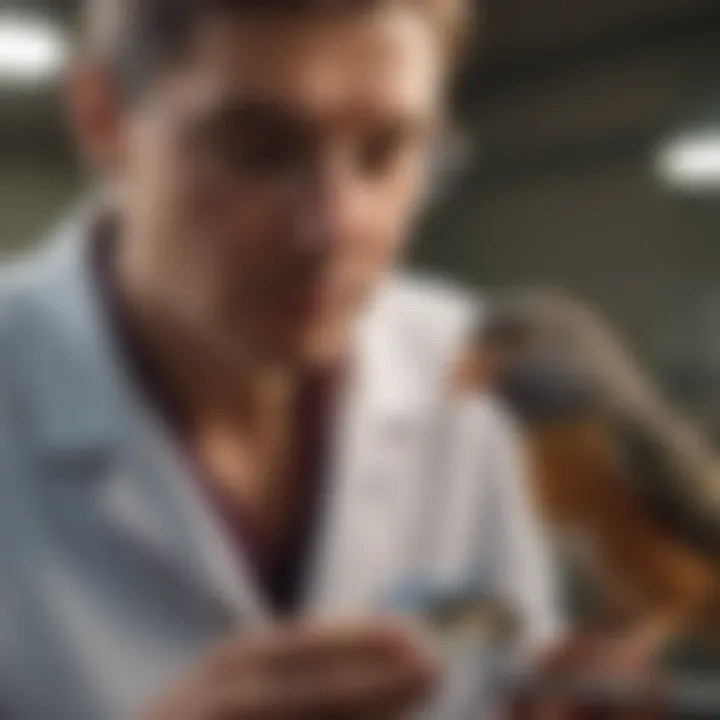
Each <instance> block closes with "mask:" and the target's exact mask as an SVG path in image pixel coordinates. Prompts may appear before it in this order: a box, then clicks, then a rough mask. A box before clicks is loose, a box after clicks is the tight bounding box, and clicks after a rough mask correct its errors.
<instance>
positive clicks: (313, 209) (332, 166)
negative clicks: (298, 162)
mask: <svg viewBox="0 0 720 720" xmlns="http://www.w3.org/2000/svg"><path fill="white" fill-rule="evenodd" d="M362 196H363V189H362V185H361V183H360V182H359V181H358V179H357V178H356V177H354V175H353V173H352V171H351V167H350V166H349V163H347V162H343V160H342V158H330V159H327V160H325V161H324V162H322V163H320V164H318V166H317V167H315V168H314V169H313V171H312V174H311V177H310V178H308V180H307V182H306V184H305V186H304V189H303V192H302V193H301V196H300V197H299V206H298V221H297V224H296V227H295V232H294V236H295V241H296V243H297V245H298V246H299V247H302V248H303V249H304V250H305V251H307V252H328V251H330V250H332V249H333V248H335V247H337V246H339V245H342V244H344V243H345V242H346V241H347V239H348V238H349V237H351V236H352V234H353V232H354V229H355V227H356V226H357V223H358V219H359V217H360V213H361V206H362V202H363V197H362Z"/></svg>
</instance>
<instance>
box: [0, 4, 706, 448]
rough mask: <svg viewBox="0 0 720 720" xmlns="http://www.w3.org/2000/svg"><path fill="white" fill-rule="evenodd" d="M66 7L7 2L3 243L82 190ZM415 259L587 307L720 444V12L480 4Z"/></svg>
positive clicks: (16, 239)
mask: <svg viewBox="0 0 720 720" xmlns="http://www.w3.org/2000/svg"><path fill="white" fill-rule="evenodd" d="M75 5H76V3H75V1H74V0H0V243H1V244H2V245H1V247H2V250H3V251H9V250H12V249H15V248H18V247H21V246H25V245H27V244H29V243H32V242H34V241H36V240H37V238H38V237H39V236H40V234H41V232H42V231H43V230H44V229H45V228H47V226H48V225H49V224H51V223H52V222H53V220H54V219H55V218H56V217H57V216H58V215H59V214H61V213H62V211H63V209H64V208H65V207H66V206H67V205H68V204H69V203H70V202H71V201H72V199H73V197H74V196H76V195H77V193H78V190H79V189H80V188H81V185H82V181H81V174H80V172H79V169H78V166H77V163H76V161H75V159H74V157H73V153H72V150H71V148H70V145H69V142H68V139H67V136H66V132H65V128H64V122H63V113H62V107H61V103H60V102H59V98H58V92H57V84H58V83H57V82H56V78H57V76H58V71H59V67H60V66H61V64H62V62H63V59H64V58H65V57H66V56H67V52H68V43H69V39H70V37H71V34H72V27H73V15H74V11H75ZM484 24H485V25H486V28H485V30H484V32H483V36H484V41H483V42H482V43H481V44H480V45H479V47H478V49H477V51H476V52H475V54H474V56H473V57H472V58H471V62H470V65H469V68H468V70H467V72H466V73H465V75H464V77H463V78H462V79H461V82H460V83H459V86H458V92H457V106H458V118H459V123H460V126H459V129H458V132H457V137H451V138H450V139H449V141H448V150H447V157H445V158H444V160H443V168H444V170H445V171H447V172H448V175H447V176H445V175H442V181H441V182H440V183H439V192H438V196H437V197H436V198H435V202H434V204H433V206H432V208H431V209H430V211H429V213H428V216H427V218H426V219H425V222H424V223H423V226H422V228H421V231H420V233H419V235H420V237H419V238H418V240H417V243H416V246H415V247H416V250H415V262H416V263H418V264H419V265H422V266H424V267H430V268H433V269H438V268H439V269H441V270H442V272H444V273H446V274H449V275H451V276H454V277H458V278H461V279H462V280H464V281H469V282H471V283H473V284H475V285H479V286H484V287H488V286H489V287H495V286H498V285H507V284H513V285H515V284H524V283H531V284H534V285H543V286H545V285H551V286H559V287H562V288H565V289H568V290H570V291H572V292H573V293H576V294H578V295H579V296H581V297H584V298H586V299H589V300H591V301H593V302H594V303H595V304H596V305H597V306H598V307H599V308H600V309H602V310H603V311H604V312H605V313H606V314H607V316H608V317H609V318H610V319H611V320H612V321H613V322H614V323H615V324H616V325H617V326H618V328H619V329H620V330H621V332H623V333H624V334H625V336H626V337H627V338H628V339H629V341H630V344H631V346H632V347H633V348H634V349H635V350H636V351H637V352H638V353H639V354H640V356H641V358H642V359H643V360H644V361H645V363H646V365H647V366H648V367H649V368H650V369H651V370H652V371H653V372H654V373H655V375H656V376H657V377H659V378H660V379H661V380H662V382H663V384H664V385H665V387H666V389H667V390H668V391H669V392H671V393H672V394H673V396H674V397H675V399H676V400H678V401H682V403H683V405H684V406H685V407H686V408H687V409H688V410H689V411H690V412H691V413H692V414H693V415H694V416H696V417H698V418H700V419H701V420H702V421H703V423H704V424H705V426H706V428H707V429H708V431H709V432H711V433H712V434H713V435H714V436H715V437H718V438H720V332H718V328H719V327H720V285H718V283H717V282H716V280H717V278H718V276H720V243H718V242H717V240H716V238H717V236H718V235H720V49H719V48H720V42H719V41H720V3H718V2H717V0H489V2H488V3H487V11H486V13H485V21H484Z"/></svg>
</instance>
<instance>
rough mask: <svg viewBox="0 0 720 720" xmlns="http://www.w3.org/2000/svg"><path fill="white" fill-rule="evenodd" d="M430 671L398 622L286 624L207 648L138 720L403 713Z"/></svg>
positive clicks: (421, 692)
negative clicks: (321, 624)
mask: <svg viewBox="0 0 720 720" xmlns="http://www.w3.org/2000/svg"><path fill="white" fill-rule="evenodd" d="M435 675H436V670H435V665H434V663H433V661H432V659H431V658H430V657H429V655H428V652H427V650H426V649H425V647H424V646H423V645H422V644H421V643H420V642H419V639H418V638H417V637H415V635H414V634H413V633H412V632H411V631H410V630H409V629H408V628H405V627H401V626H398V625H394V624H387V623H386V624H382V623H378V622H377V621H375V622H370V621H368V622H365V623H356V624H353V625H340V624H336V625H332V624H329V625H323V626H319V625H318V626H311V625H293V626H288V627H281V628H277V629H269V630H266V631H261V632H258V633H257V635H248V636H242V637H239V638H236V639H230V640H228V641H226V642H224V643H223V644H221V645H220V646H218V647H215V648H213V649H212V650H211V651H210V653H209V654H208V656H207V657H206V658H204V659H203V660H202V661H201V662H200V663H199V664H198V666H197V667H195V668H194V669H193V670H192V671H191V672H190V673H189V674H188V676H187V677H185V678H182V679H181V680H180V681H179V682H178V683H177V684H176V685H175V686H174V687H173V688H171V689H170V690H169V691H168V692H167V693H166V694H165V695H164V696H163V697H161V698H160V699H159V702H158V703H157V704H156V705H155V707H154V708H153V709H152V710H151V711H150V712H149V713H147V714H145V715H144V716H143V718H142V720H254V719H255V718H262V719H263V720H267V719H271V718H278V719H279V720H281V719H285V718H287V719H291V720H294V719H295V718H338V717H340V718H352V719H353V720H362V719H364V718H388V719H395V718H400V717H404V716H405V714H406V713H407V712H408V711H410V710H411V709H412V708H413V707H415V706H416V705H417V704H418V703H419V702H420V701H422V700H423V699H424V698H425V697H426V696H427V695H428V694H429V692H430V690H431V688H432V686H433V683H434V680H435Z"/></svg>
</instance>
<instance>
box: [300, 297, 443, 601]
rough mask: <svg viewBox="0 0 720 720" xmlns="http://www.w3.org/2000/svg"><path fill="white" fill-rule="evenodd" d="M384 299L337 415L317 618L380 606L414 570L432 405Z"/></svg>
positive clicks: (371, 318) (370, 319) (370, 320)
mask: <svg viewBox="0 0 720 720" xmlns="http://www.w3.org/2000/svg"><path fill="white" fill-rule="evenodd" d="M383 300H384V295H383V294H382V293H381V294H380V295H379V298H378V301H377V302H376V303H375V304H374V305H373V306H372V308H371V309H370V310H369V312H368V315H367V317H366V318H365V320H364V322H363V323H362V325H361V327H360V332H359V333H358V338H357V342H356V346H355V347H356V351H355V360H356V363H355V365H354V367H353V372H352V373H351V376H350V381H349V383H348V387H347V391H346V393H345V397H344V398H343V402H342V404H341V406H340V408H339V418H338V435H337V438H336V442H335V451H334V457H331V466H330V474H329V498H328V507H327V513H326V522H325V524H324V527H323V528H321V531H320V536H319V537H320V543H319V553H318V556H317V560H318V562H317V565H316V572H315V574H314V577H313V580H314V583H313V585H312V586H311V593H310V597H309V603H310V607H311V609H314V610H315V611H318V612H329V613H345V612H358V611H360V612H362V611H368V610H373V609H377V608H378V605H382V603H383V602H384V598H385V597H386V596H389V595H390V594H391V593H392V592H393V591H394V589H395V587H396V586H397V585H398V583H399V582H402V577H403V574H404V573H406V572H408V573H409V572H411V569H410V566H409V564H408V560H409V559H410V558H411V557H412V547H411V542H412V533H413V518H414V517H417V510H418V505H419V503H420V502H421V501H422V495H423V482H424V474H423V467H422V465H423V453H422V449H423V447H424V445H425V443H426V439H427V435H426V431H427V429H428V427H427V422H426V420H424V418H427V417H428V415H430V413H428V412H427V411H425V412H423V407H424V406H425V407H427V404H428V403H431V402H433V401H434V400H435V398H433V397H432V396H431V394H429V393H428V387H427V386H425V387H424V386H423V383H422V378H421V377H420V375H419V371H418V364H417V362H413V359H412V358H408V357H407V354H406V352H405V350H404V348H403V343H402V342H401V341H400V339H399V338H398V337H397V336H396V330H397V329H396V328H394V327H393V323H392V322H390V320H391V318H390V317H389V308H388V307H386V304H385V303H384V302H383Z"/></svg>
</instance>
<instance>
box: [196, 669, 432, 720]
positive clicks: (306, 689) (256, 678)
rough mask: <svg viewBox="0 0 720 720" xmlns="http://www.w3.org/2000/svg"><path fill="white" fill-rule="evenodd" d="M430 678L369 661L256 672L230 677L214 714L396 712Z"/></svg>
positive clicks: (414, 701) (417, 696)
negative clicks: (289, 673) (296, 673)
mask: <svg viewBox="0 0 720 720" xmlns="http://www.w3.org/2000/svg"><path fill="white" fill-rule="evenodd" d="M430 688H431V685H430V684H429V683H428V680H427V678H425V677H422V676H419V675H418V674H417V673H415V672H407V671H399V670H398V671H395V672H394V673H392V674H389V673H388V672H386V671H385V672H383V671H382V670H381V669H380V668H377V667H371V666H368V667H367V668H365V670H364V671H361V670H359V669H357V668H356V669H354V670H353V671H352V672H351V671H349V670H347V671H344V672H341V671H336V672H335V673H333V674H329V675H325V676H323V677H315V678H309V677H307V676H306V677H302V678H300V679H298V678H286V679H284V680H283V679H280V678H278V677H277V676H273V675H265V676H263V675H262V674H255V675H253V676H250V677H243V678H239V679H237V680H235V681H233V682H229V681H226V682H225V683H224V684H223V686H222V687H220V688H217V689H216V691H215V693H214V694H213V696H212V698H211V705H210V707H209V712H210V713H211V714H210V715H209V716H210V717H213V718H216V717H218V718H224V717H243V718H246V717H247V718H255V717H261V718H285V717H288V718H293V719H295V718H297V717H312V718H317V717H326V716H330V717H334V716H335V715H341V716H342V717H376V716H378V715H382V714H386V713H387V714H390V715H391V716H394V717H397V716H398V715H402V714H404V713H405V712H407V711H409V710H410V709H412V708H414V707H415V706H417V705H418V704H419V703H420V702H421V701H422V700H423V699H424V698H425V697H426V696H427V694H428V692H429V690H430Z"/></svg>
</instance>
